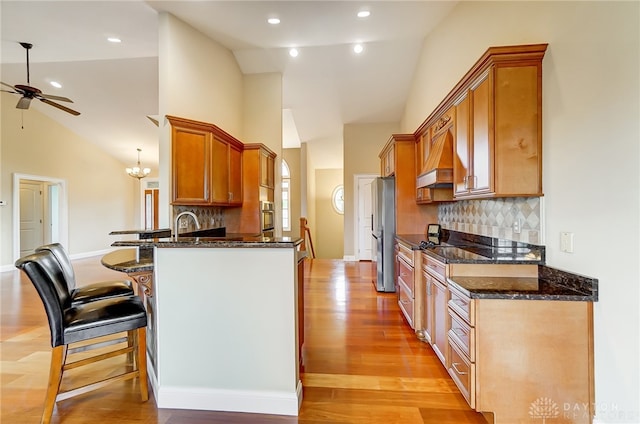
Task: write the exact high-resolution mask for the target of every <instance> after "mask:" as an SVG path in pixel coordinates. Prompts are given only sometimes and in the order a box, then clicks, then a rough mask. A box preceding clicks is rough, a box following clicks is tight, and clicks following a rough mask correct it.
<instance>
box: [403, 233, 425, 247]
mask: <svg viewBox="0 0 640 424" xmlns="http://www.w3.org/2000/svg"><path fill="white" fill-rule="evenodd" d="M396 238H397V239H399V240H401V241H403V242H404V243H405V244H407V245H409V247H411V249H412V250H420V242H421V241H423V240H426V239H427V236H425V235H424V234H396Z"/></svg>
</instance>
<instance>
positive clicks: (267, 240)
mask: <svg viewBox="0 0 640 424" xmlns="http://www.w3.org/2000/svg"><path fill="white" fill-rule="evenodd" d="M301 243H302V239H301V238H292V237H263V236H261V235H260V236H257V235H247V234H230V233H228V234H227V235H226V236H225V237H182V236H181V237H178V239H177V240H176V239H174V238H173V237H166V238H152V239H143V240H122V241H116V242H113V243H112V244H111V246H123V247H142V248H152V247H158V248H188V247H198V248H227V247H232V248H293V247H296V246H298V245H299V244H301Z"/></svg>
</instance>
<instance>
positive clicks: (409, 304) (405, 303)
mask: <svg viewBox="0 0 640 424" xmlns="http://www.w3.org/2000/svg"><path fill="white" fill-rule="evenodd" d="M398 288H399V290H400V291H399V293H398V305H399V306H400V310H402V313H403V314H404V316H405V318H406V319H407V322H409V326H410V327H411V328H413V297H412V294H411V292H410V291H409V289H408V288H407V286H406V285H405V284H404V283H403V282H402V281H400V283H399V284H398Z"/></svg>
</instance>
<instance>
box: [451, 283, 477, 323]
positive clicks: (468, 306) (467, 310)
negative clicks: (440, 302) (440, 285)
mask: <svg viewBox="0 0 640 424" xmlns="http://www.w3.org/2000/svg"><path fill="white" fill-rule="evenodd" d="M449 308H451V309H452V310H453V311H454V312H455V313H456V314H458V315H459V316H460V318H462V319H463V320H465V321H466V322H467V324H469V325H470V326H472V327H475V313H474V311H475V309H474V303H473V302H472V301H471V299H470V298H469V297H467V296H466V295H464V294H462V293H461V292H459V291H458V290H457V289H456V288H455V287H454V286H453V284H449Z"/></svg>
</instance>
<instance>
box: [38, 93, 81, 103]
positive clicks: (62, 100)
mask: <svg viewBox="0 0 640 424" xmlns="http://www.w3.org/2000/svg"><path fill="white" fill-rule="evenodd" d="M38 96H40V97H44V98H45V99H50V100H59V101H61V102H69V103H73V100H71V99H68V98H66V97H62V96H54V95H52V94H44V93H40V94H38Z"/></svg>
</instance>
